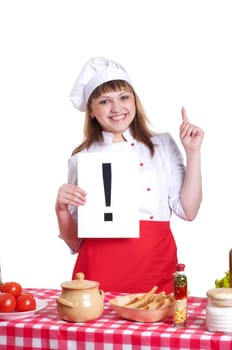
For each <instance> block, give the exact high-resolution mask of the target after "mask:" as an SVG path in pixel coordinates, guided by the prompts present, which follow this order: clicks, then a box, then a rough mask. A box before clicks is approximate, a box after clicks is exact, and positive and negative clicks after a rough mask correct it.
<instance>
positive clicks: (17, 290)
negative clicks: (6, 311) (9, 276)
mask: <svg viewBox="0 0 232 350" xmlns="http://www.w3.org/2000/svg"><path fill="white" fill-rule="evenodd" d="M1 292H3V293H9V294H12V295H13V296H14V297H16V298H17V297H18V296H19V295H20V294H21V293H22V287H21V285H20V284H19V283H17V282H5V283H3V284H2V285H1Z"/></svg>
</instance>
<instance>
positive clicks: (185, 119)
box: [181, 107, 189, 122]
mask: <svg viewBox="0 0 232 350" xmlns="http://www.w3.org/2000/svg"><path fill="white" fill-rule="evenodd" d="M181 114H182V120H183V122H188V121H189V120H188V117H187V114H186V110H185V108H184V107H182V109H181Z"/></svg>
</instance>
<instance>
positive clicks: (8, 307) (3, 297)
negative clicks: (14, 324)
mask: <svg viewBox="0 0 232 350" xmlns="http://www.w3.org/2000/svg"><path fill="white" fill-rule="evenodd" d="M15 306H16V300H15V297H14V296H13V295H12V294H9V293H3V292H1V293H0V312H14V311H15Z"/></svg>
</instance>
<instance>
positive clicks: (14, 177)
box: [0, 0, 232, 296]
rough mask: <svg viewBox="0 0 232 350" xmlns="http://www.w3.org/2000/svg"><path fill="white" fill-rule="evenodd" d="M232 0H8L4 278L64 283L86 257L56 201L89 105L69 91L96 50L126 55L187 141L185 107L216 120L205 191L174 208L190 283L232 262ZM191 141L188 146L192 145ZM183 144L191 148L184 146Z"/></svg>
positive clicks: (146, 97) (144, 93)
mask: <svg viewBox="0 0 232 350" xmlns="http://www.w3.org/2000/svg"><path fill="white" fill-rule="evenodd" d="M229 6H230V1H229V0H228V1H225V0H220V1H215V0H211V1H210V0H209V1H204V0H194V1H188V0H177V1H173V0H170V1H167V0H162V1H155V0H150V1H149V0H145V1H133V2H132V1H131V2H130V1H125V0H117V1H109V0H98V1H95V0H85V1H78V0H76V1H73V0H68V1H66V0H63V1H61V0H54V1H51V0H50V1H49V0H44V1H43V0H40V1H36V0H35V1H31V0H28V1H25V0H21V1H17V0H15V1H12V0H5V1H4V0H3V1H1V3H0V36H1V37H0V40H1V42H0V46H1V56H0V118H1V119H0V120H1V122H0V123H1V124H0V125H1V127H0V152H1V153H0V157H1V158H0V161H1V178H0V179H1V180H0V262H1V266H2V277H3V279H4V280H8V281H9V280H16V281H18V282H20V283H21V284H22V285H23V287H48V288H59V286H60V283H61V282H63V281H66V280H70V278H71V273H72V268H73V265H74V261H75V259H76V256H72V255H71V254H70V252H69V249H68V247H67V246H66V245H65V244H64V243H63V242H62V241H61V240H60V239H59V238H58V227H57V222H56V216H55V211H54V205H55V199H56V194H57V190H58V188H59V186H60V185H61V184H62V183H63V182H65V181H66V175H67V160H68V157H69V156H70V154H71V151H72V150H73V148H74V147H75V146H76V145H77V144H79V143H80V141H81V139H82V126H83V120H84V115H83V114H81V113H79V112H78V111H76V110H75V109H74V108H73V106H72V104H71V102H70V101H69V97H68V95H69V92H70V90H71V88H72V85H73V83H74V81H75V79H76V77H77V74H78V73H79V70H80V69H81V68H82V66H83V64H84V63H85V62H86V60H88V59H89V58H90V57H92V56H98V55H101V56H106V57H109V58H112V59H114V60H116V61H119V62H121V63H122V64H123V65H124V66H125V68H126V69H127V71H128V73H129V74H130V75H131V77H132V80H133V83H134V87H135V88H136V90H137V93H138V95H139V96H140V98H141V100H142V102H143V104H144V106H145V109H146V111H147V114H148V116H149V118H150V119H151V121H152V123H153V124H154V125H155V127H156V128H157V129H158V130H160V131H169V132H171V134H172V135H173V137H174V138H175V139H176V141H177V143H178V144H179V145H180V147H181V144H180V141H179V134H178V132H179V125H180V123H181V112H180V111H181V107H182V106H185V107H186V110H187V114H188V116H189V119H190V120H191V121H192V122H193V123H195V124H197V125H199V126H201V127H202V128H203V129H204V130H205V139H204V143H203V147H202V173H203V186H204V200H203V203H202V207H201V210H200V212H199V215H198V217H197V218H196V219H195V221H194V222H190V223H189V222H184V221H181V220H180V219H178V218H176V217H173V219H172V228H173V231H174V234H175V237H176V241H177V244H178V252H179V259H180V261H181V262H183V263H185V264H186V272H187V274H188V279H189V289H190V292H191V294H193V295H202V296H205V293H206V291H207V290H208V289H209V288H212V287H214V280H215V278H217V277H221V276H223V275H224V272H225V271H226V270H227V269H228V253H229V249H230V248H231V247H232V230H231V203H230V202H231V197H232V188H231V179H232V174H231V165H230V162H231V155H230V151H231V149H232V148H231V144H232V138H231V130H230V128H231V127H230V125H231V117H232V103H231V102H232V101H231V87H232V65H231V62H232V51H231V33H232V21H231V11H230V7H229ZM181 149H182V147H181ZM182 150H183V149H182Z"/></svg>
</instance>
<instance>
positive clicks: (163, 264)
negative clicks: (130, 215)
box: [72, 221, 177, 293]
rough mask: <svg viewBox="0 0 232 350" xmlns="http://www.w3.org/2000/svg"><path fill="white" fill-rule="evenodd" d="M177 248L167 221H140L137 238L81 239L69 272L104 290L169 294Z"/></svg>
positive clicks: (171, 286) (171, 287) (171, 289)
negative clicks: (72, 267) (78, 273)
mask: <svg viewBox="0 0 232 350" xmlns="http://www.w3.org/2000/svg"><path fill="white" fill-rule="evenodd" d="M176 264H177V249H176V243H175V240H174V237H173V235H172V232H171V229H170V223H169V222H160V221H159V222H156V221H141V222H140V238H87V239H83V241H82V243H81V247H80V251H79V253H78V257H77V261H76V264H75V267H74V270H73V276H72V278H73V279H75V277H76V273H77V272H83V273H84V275H85V279H88V280H93V281H98V282H100V288H101V289H103V290H104V291H111V292H126V293H141V292H142V293H143V292H148V291H149V290H150V289H151V288H152V287H154V286H158V292H161V291H165V292H166V293H170V292H172V291H173V274H174V272H175V270H176Z"/></svg>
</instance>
